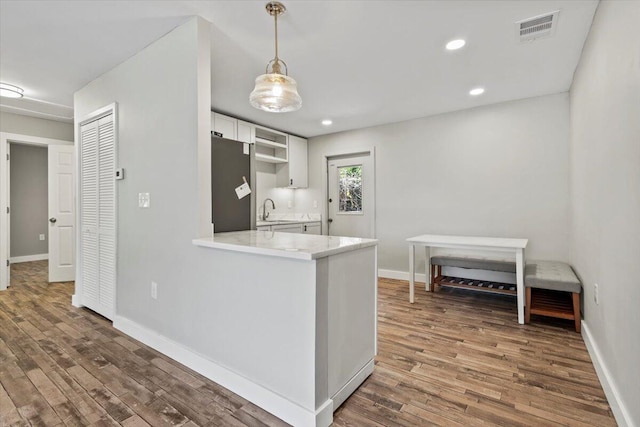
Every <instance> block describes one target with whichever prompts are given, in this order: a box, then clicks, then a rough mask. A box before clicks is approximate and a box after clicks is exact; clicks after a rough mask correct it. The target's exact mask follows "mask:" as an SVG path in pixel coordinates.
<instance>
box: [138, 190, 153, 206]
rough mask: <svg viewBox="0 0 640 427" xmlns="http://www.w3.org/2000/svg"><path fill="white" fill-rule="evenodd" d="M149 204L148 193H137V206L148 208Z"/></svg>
mask: <svg viewBox="0 0 640 427" xmlns="http://www.w3.org/2000/svg"><path fill="white" fill-rule="evenodd" d="M150 206H151V195H150V194H149V193H138V207H139V208H143V209H146V208H149V207H150Z"/></svg>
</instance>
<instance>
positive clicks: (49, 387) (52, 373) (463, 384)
mask: <svg viewBox="0 0 640 427" xmlns="http://www.w3.org/2000/svg"><path fill="white" fill-rule="evenodd" d="M72 293H73V284H72V283H57V284H50V285H49V284H47V283H46V261H38V262H31V263H22V264H15V265H13V266H12V286H11V288H9V290H7V291H6V292H0V425H2V426H5V425H7V426H10V425H42V426H57V425H60V426H62V425H74V426H75V425H97V426H102V425H105V426H106V425H124V426H145V425H153V426H164V425H178V426H180V425H184V426H194V425H202V426H265V425H267V426H280V425H286V424H285V423H283V422H282V421H281V420H279V419H277V418H276V417H274V416H272V415H270V414H269V413H267V412H265V411H263V410H262V409H260V408H258V407H256V406H255V405H253V404H251V403H250V402H248V401H246V400H245V399H243V398H241V397H239V396H237V395H235V394H233V393H231V392H230V391H228V390H226V389H224V388H223V387H221V386H219V385H217V384H215V383H214V382H212V381H210V380H208V379H206V378H205V377H203V376H201V375H199V374H197V373H196V372H193V371H191V370H190V369H188V368H186V367H184V366H182V365H180V364H179V363H177V362H175V361H173V360H171V359H169V358H167V357H165V356H163V355H161V354H160V353H158V352H156V351H155V350H153V349H150V348H149V347H146V346H145V345H143V344H141V343H139V342H137V341H135V340H133V339H131V338H129V337H128V336H126V335H124V334H122V333H120V332H119V331H117V330H115V329H113V327H112V326H111V323H110V322H109V321H107V320H106V319H104V318H102V317H100V316H99V315H96V314H95V313H93V312H91V311H89V310H86V309H77V308H75V307H72V306H71V304H70V301H71V294H72ZM407 300H408V285H407V282H403V281H396V280H380V283H379V329H378V331H379V347H378V351H379V355H378V357H377V358H376V367H375V371H374V373H373V374H372V375H371V376H370V377H369V378H368V379H367V380H366V381H365V383H364V384H363V385H362V386H361V387H360V388H359V389H358V390H357V391H356V392H355V393H354V394H353V395H352V396H351V397H350V398H349V399H348V400H347V401H346V402H345V403H344V404H343V405H342V406H341V407H340V408H339V409H338V410H337V411H336V413H335V414H334V425H336V426H422V425H425V426H426V425H441V426H456V425H463V426H480V425H483V426H486V425H503V426H538V425H540V426H552V425H568V426H612V425H615V421H614V419H613V416H612V414H611V410H610V408H609V405H608V404H607V401H606V398H605V396H604V393H603V391H602V387H601V386H600V383H599V382H598V379H597V377H596V374H595V371H594V368H593V366H592V364H591V361H590V359H589V355H588V354H587V351H586V349H585V346H584V343H583V342H582V338H581V336H580V335H579V334H577V333H575V332H574V331H573V323H572V322H571V321H562V320H551V321H547V320H544V319H543V318H536V317H535V316H534V317H533V318H532V323H531V324H529V325H518V324H517V323H516V322H515V318H516V314H515V305H514V303H513V299H512V297H507V296H500V295H486V294H479V293H472V292H465V291H460V290H456V289H443V290H441V291H440V292H438V293H435V294H433V295H430V294H426V293H424V292H422V291H418V292H416V303H415V304H413V305H411V304H409V303H408V301H407Z"/></svg>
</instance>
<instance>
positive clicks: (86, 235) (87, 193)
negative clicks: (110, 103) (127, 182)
mask: <svg viewBox="0 0 640 427" xmlns="http://www.w3.org/2000/svg"><path fill="white" fill-rule="evenodd" d="M79 149H80V156H79V158H80V168H79V171H80V195H79V203H80V233H81V235H80V257H79V260H80V266H81V268H80V271H81V274H80V278H79V279H80V282H79V284H80V286H79V288H80V289H81V290H80V303H81V305H83V306H86V307H88V308H90V309H92V310H94V311H95V312H97V313H100V314H101V315H103V316H105V317H107V318H108V319H113V315H114V312H115V293H116V206H115V203H116V187H115V159H116V151H115V130H114V122H113V114H109V115H107V116H105V117H102V118H100V119H98V120H95V121H93V122H90V123H87V124H85V125H83V126H82V127H81V128H80V145H79Z"/></svg>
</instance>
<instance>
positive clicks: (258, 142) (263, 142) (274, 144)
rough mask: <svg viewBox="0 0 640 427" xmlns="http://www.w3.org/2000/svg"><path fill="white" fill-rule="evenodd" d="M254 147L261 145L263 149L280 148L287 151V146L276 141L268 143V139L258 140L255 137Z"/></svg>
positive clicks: (258, 138)
mask: <svg viewBox="0 0 640 427" xmlns="http://www.w3.org/2000/svg"><path fill="white" fill-rule="evenodd" d="M256 145H262V146H264V147H272V148H282V149H285V150H286V149H287V144H282V143H280V142H276V141H270V140H268V139H264V138H260V137H257V136H256Z"/></svg>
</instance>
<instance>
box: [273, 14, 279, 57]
mask: <svg viewBox="0 0 640 427" xmlns="http://www.w3.org/2000/svg"><path fill="white" fill-rule="evenodd" d="M273 19H275V22H276V37H275V39H276V57H275V60H276V63H277V62H278V59H279V58H278V12H277V11H276V13H274V14H273Z"/></svg>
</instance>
